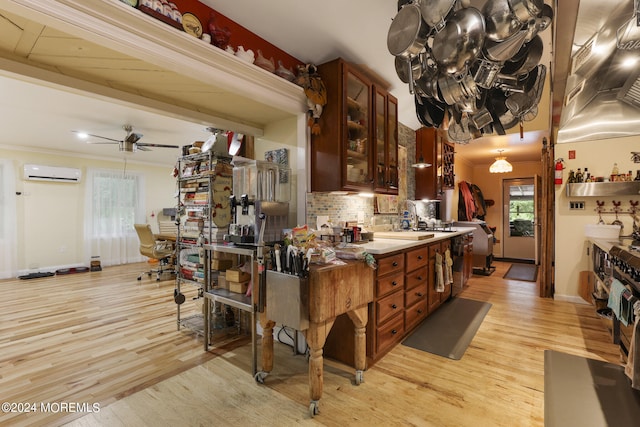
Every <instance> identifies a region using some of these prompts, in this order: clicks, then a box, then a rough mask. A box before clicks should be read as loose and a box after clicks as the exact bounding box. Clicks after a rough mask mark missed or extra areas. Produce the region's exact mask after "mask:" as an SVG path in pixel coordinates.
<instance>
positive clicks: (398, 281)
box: [376, 271, 404, 298]
mask: <svg viewBox="0 0 640 427" xmlns="http://www.w3.org/2000/svg"><path fill="white" fill-rule="evenodd" d="M403 288H404V273H403V272H402V271H401V272H399V273H396V274H391V275H388V276H385V277H382V278H380V279H378V281H377V282H376V296H377V297H378V298H380V297H382V296H385V295H387V294H388V293H391V292H393V291H395V290H398V289H403Z"/></svg>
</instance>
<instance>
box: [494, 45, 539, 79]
mask: <svg viewBox="0 0 640 427" xmlns="http://www.w3.org/2000/svg"><path fill="white" fill-rule="evenodd" d="M543 48H544V46H543V42H542V39H541V38H540V36H535V37H534V38H533V39H531V41H530V42H529V43H526V44H524V45H522V47H521V48H520V50H519V51H518V53H517V54H515V55H514V58H515V61H507V62H505V64H504V66H503V67H502V71H501V72H502V74H507V75H513V76H519V75H522V74H526V73H529V72H531V70H533V69H534V68H535V67H536V66H537V65H538V63H539V62H540V59H541V58H542V51H543Z"/></svg>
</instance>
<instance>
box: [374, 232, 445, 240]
mask: <svg viewBox="0 0 640 427" xmlns="http://www.w3.org/2000/svg"><path fill="white" fill-rule="evenodd" d="M373 237H374V239H375V238H376V237H379V238H381V239H397V240H425V239H431V238H432V237H433V233H427V232H424V231H375V232H374V233H373Z"/></svg>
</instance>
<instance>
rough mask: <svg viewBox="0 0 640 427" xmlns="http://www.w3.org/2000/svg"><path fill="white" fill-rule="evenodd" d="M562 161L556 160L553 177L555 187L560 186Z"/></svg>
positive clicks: (560, 159)
mask: <svg viewBox="0 0 640 427" xmlns="http://www.w3.org/2000/svg"><path fill="white" fill-rule="evenodd" d="M563 162H564V159H562V158H559V159H557V160H556V170H555V177H554V180H553V182H554V184H556V185H560V184H562V170H563V169H564V163H563Z"/></svg>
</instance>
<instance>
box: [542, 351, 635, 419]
mask: <svg viewBox="0 0 640 427" xmlns="http://www.w3.org/2000/svg"><path fill="white" fill-rule="evenodd" d="M638 420H640V391H638V390H634V389H633V388H631V382H630V381H629V379H628V378H627V376H626V375H625V374H624V367H622V366H619V365H615V364H612V363H607V362H602V361H599V360H593V359H585V358H584V357H579V356H573V355H570V354H565V353H560V352H557V351H553V350H545V351H544V425H545V427H555V426H581V427H590V426H594V427H596V426H597V427H600V426H637V425H638Z"/></svg>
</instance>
